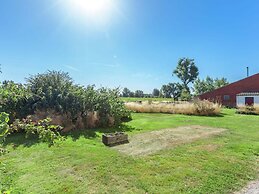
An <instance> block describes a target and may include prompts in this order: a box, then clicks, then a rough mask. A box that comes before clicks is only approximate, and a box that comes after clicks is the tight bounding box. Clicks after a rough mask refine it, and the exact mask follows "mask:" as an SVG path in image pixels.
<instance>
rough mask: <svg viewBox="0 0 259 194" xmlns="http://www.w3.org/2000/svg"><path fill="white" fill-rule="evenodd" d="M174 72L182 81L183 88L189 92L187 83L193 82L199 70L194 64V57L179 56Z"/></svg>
mask: <svg viewBox="0 0 259 194" xmlns="http://www.w3.org/2000/svg"><path fill="white" fill-rule="evenodd" d="M174 74H175V75H176V76H177V77H178V78H179V79H180V80H181V81H182V82H183V88H184V89H185V90H186V91H187V92H189V93H190V89H189V86H188V84H189V83H193V82H194V80H195V79H196V78H197V77H198V75H199V70H198V67H197V66H196V65H195V62H194V59H189V58H181V59H179V61H178V64H177V67H176V69H175V70H174V71H173V75H174Z"/></svg>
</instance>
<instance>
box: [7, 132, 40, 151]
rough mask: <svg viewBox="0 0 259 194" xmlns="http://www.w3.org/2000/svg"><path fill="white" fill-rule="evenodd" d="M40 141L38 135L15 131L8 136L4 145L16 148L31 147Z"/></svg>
mask: <svg viewBox="0 0 259 194" xmlns="http://www.w3.org/2000/svg"><path fill="white" fill-rule="evenodd" d="M38 143H40V140H39V138H38V136H37V135H30V136H28V137H26V135H25V133H22V132H19V133H14V134H11V135H9V136H7V137H6V139H5V141H4V143H3V146H4V147H6V146H12V147H13V149H16V148H17V147H19V146H24V147H31V146H32V145H35V144H38Z"/></svg>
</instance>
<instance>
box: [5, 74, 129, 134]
mask: <svg viewBox="0 0 259 194" xmlns="http://www.w3.org/2000/svg"><path fill="white" fill-rule="evenodd" d="M26 80H27V82H26V84H25V85H22V84H15V83H14V82H4V83H3V84H2V85H1V87H0V111H5V112H7V113H8V114H9V115H10V118H11V122H13V121H14V120H15V119H23V118H26V117H27V116H28V115H35V113H44V115H45V117H41V116H40V115H36V116H34V120H33V121H34V122H37V121H38V120H41V119H45V118H46V117H49V116H50V117H51V116H53V115H54V116H55V118H54V120H55V121H56V122H55V124H58V125H63V124H65V125H66V126H65V130H66V131H68V130H71V129H73V128H88V127H107V126H113V125H119V124H120V123H121V122H122V120H123V118H130V112H129V111H128V110H126V108H125V106H124V104H123V102H122V101H120V98H119V90H118V89H114V90H111V89H106V88H101V89H98V90H96V89H95V87H94V86H87V87H83V86H79V85H76V84H74V83H73V81H72V79H71V77H70V76H69V75H68V74H67V73H64V72H60V71H48V72H46V73H43V74H37V75H33V76H30V77H29V78H28V79H26ZM47 113H51V114H49V115H48V114H47ZM42 115H43V114H42ZM37 116H38V119H37ZM57 118H59V119H57ZM52 119H53V118H52ZM57 120H60V123H57ZM62 120H66V123H65V122H63V121H62ZM52 122H53V121H52Z"/></svg>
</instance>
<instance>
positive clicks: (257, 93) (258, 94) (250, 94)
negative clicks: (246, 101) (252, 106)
mask: <svg viewBox="0 0 259 194" xmlns="http://www.w3.org/2000/svg"><path fill="white" fill-rule="evenodd" d="M237 96H259V92H242V93H239V94H237Z"/></svg>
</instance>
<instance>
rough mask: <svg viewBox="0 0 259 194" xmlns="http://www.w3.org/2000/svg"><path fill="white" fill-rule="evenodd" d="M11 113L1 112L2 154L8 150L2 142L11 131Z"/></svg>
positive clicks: (0, 148) (0, 153) (0, 140)
mask: <svg viewBox="0 0 259 194" xmlns="http://www.w3.org/2000/svg"><path fill="white" fill-rule="evenodd" d="M8 122H9V115H8V114H7V113H4V112H1V113H0V156H1V155H3V154H4V153H5V152H6V150H5V149H4V148H3V146H2V144H3V142H4V140H5V138H6V136H7V135H8V133H9V125H8Z"/></svg>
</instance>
